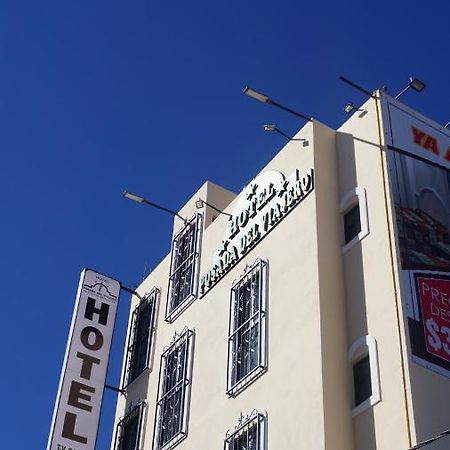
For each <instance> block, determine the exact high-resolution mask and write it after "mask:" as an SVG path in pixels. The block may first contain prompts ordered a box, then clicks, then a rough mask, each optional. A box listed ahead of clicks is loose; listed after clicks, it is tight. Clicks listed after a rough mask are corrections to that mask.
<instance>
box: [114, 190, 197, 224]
mask: <svg viewBox="0 0 450 450" xmlns="http://www.w3.org/2000/svg"><path fill="white" fill-rule="evenodd" d="M122 195H123V196H124V197H125V198H127V199H128V200H133V201H134V202H137V203H145V204H146V205H149V206H153V207H154V208H157V209H160V210H161V211H165V212H168V213H169V214H172V215H173V216H177V217H178V218H180V219H181V220H182V221H183V222H184V223H185V224H187V223H188V221H187V220H186V219H185V218H184V217H182V216H180V215H179V214H178V213H177V212H176V211H173V210H171V209H168V208H165V207H164V206H160V205H157V204H156V203H153V202H150V201H148V200H147V199H145V198H144V197H141V196H140V195H136V194H132V193H131V192H128V191H124V192H123V194H122Z"/></svg>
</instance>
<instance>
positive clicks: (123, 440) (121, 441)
mask: <svg viewBox="0 0 450 450" xmlns="http://www.w3.org/2000/svg"><path fill="white" fill-rule="evenodd" d="M144 407H145V403H144V402H140V403H138V404H137V405H135V406H133V405H130V409H129V411H128V413H127V414H126V415H125V417H124V418H123V419H122V420H121V421H120V422H119V423H118V424H117V428H116V438H115V442H114V450H139V449H140V439H141V429H142V423H143V420H142V419H143V414H144Z"/></svg>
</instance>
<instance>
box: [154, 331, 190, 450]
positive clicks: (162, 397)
mask: <svg viewBox="0 0 450 450" xmlns="http://www.w3.org/2000/svg"><path fill="white" fill-rule="evenodd" d="M193 350H194V332H193V331H192V330H189V329H185V330H184V331H183V332H182V333H181V335H178V336H177V335H176V336H175V339H174V342H173V343H172V344H171V345H170V346H169V347H168V348H167V349H166V350H165V351H164V352H163V354H162V356H161V370H160V377H159V386H158V401H157V403H156V420H155V428H156V429H155V433H154V436H155V440H154V446H153V447H154V448H156V449H158V450H159V449H169V448H172V447H174V446H175V445H176V444H178V443H179V442H180V441H181V440H183V439H184V438H186V436H187V431H188V415H189V399H190V398H189V397H190V389H191V373H192V354H193Z"/></svg>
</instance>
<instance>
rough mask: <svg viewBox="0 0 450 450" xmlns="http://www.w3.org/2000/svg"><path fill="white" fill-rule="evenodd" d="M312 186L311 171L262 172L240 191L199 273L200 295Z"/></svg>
mask: <svg viewBox="0 0 450 450" xmlns="http://www.w3.org/2000/svg"><path fill="white" fill-rule="evenodd" d="M313 189H314V171H313V169H310V170H309V171H308V172H307V173H305V174H301V173H300V171H299V170H298V169H297V170H296V171H295V172H294V173H292V174H291V175H290V176H289V177H287V178H286V177H285V176H284V175H283V174H282V173H280V172H276V171H273V170H272V171H268V172H264V173H262V174H261V175H259V176H258V177H256V178H255V179H254V180H253V181H252V182H251V183H250V184H249V185H248V186H247V187H246V188H245V189H244V190H243V192H242V194H241V196H240V198H239V200H238V201H237V203H236V205H235V207H234V210H233V213H232V215H231V217H230V219H229V220H228V224H227V228H226V230H225V237H224V239H223V240H222V242H221V244H220V246H219V248H218V249H217V250H216V251H215V253H214V256H213V266H212V268H211V269H210V270H208V272H207V273H206V274H205V275H203V276H202V278H201V281H200V295H204V294H205V293H206V292H207V291H208V290H209V289H210V288H211V287H212V286H214V285H215V284H216V283H217V282H218V281H219V280H220V279H221V278H222V277H223V276H224V275H225V274H226V273H227V272H228V271H229V270H230V269H231V268H232V267H233V266H234V265H235V264H236V263H237V262H238V261H239V260H240V259H241V258H242V257H243V256H244V255H245V254H246V253H248V251H249V250H250V249H252V248H253V247H254V246H255V245H256V244H257V243H258V242H259V241H260V240H261V239H262V238H263V237H264V236H265V235H266V234H267V233H269V232H270V231H271V230H272V229H273V228H274V227H275V226H276V225H277V224H278V223H279V222H280V221H281V220H283V219H284V218H285V217H286V215H287V214H288V213H289V212H290V211H291V210H292V209H294V208H295V207H296V206H297V205H298V204H299V203H300V202H301V201H302V200H303V199H304V198H305V197H306V196H307V195H308V194H309V193H310V192H312V191H313Z"/></svg>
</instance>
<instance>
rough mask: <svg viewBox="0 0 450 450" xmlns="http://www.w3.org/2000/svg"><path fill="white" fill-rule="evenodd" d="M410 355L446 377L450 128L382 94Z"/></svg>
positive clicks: (449, 359) (449, 369)
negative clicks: (449, 130)
mask: <svg viewBox="0 0 450 450" xmlns="http://www.w3.org/2000/svg"><path fill="white" fill-rule="evenodd" d="M382 110H383V117H384V123H385V126H384V128H385V131H386V132H387V144H388V145H387V148H388V170H389V180H390V186H391V192H392V198H393V201H394V206H395V220H396V230H397V244H398V249H399V253H400V265H401V267H400V274H401V284H402V289H401V292H402V300H403V304H404V309H405V311H406V319H407V328H408V333H409V343H410V351H411V357H412V359H413V361H414V362H416V363H417V364H420V365H421V366H423V367H426V368H428V369H431V370H433V371H435V372H438V373H440V374H442V375H444V376H447V377H449V378H450V171H449V169H450V133H449V132H448V130H446V129H444V128H443V127H441V126H439V125H437V124H435V123H433V122H432V121H430V120H428V119H426V118H424V117H422V116H421V115H419V114H417V113H415V112H414V111H412V110H410V109H409V108H407V107H406V106H404V105H402V104H401V103H400V102H398V101H396V100H394V99H391V98H390V97H388V96H386V95H383V97H382Z"/></svg>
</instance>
